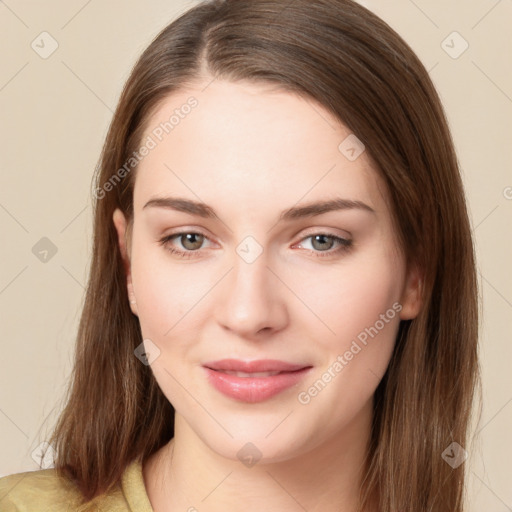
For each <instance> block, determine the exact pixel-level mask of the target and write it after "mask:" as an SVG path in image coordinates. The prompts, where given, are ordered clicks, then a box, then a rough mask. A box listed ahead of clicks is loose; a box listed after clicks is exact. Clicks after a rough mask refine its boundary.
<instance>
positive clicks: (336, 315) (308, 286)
mask: <svg viewBox="0 0 512 512" xmlns="http://www.w3.org/2000/svg"><path fill="white" fill-rule="evenodd" d="M295 279H296V282H297V283H298V284H299V286H297V288H295V287H294V290H295V291H296V292H297V295H298V296H300V297H303V298H304V302H305V303H306V304H307V305H308V306H309V307H310V309H311V311H312V312H313V313H314V315H313V314H312V315H308V316H306V317H305V318H309V319H310V322H309V323H310V324H311V329H312V331H311V333H312V334H313V332H314V331H313V329H315V328H316V329H319V328H321V330H317V333H321V334H322V336H320V338H319V337H318V334H317V337H316V338H317V339H320V343H323V344H324V345H325V347H326V348H331V349H335V350H342V349H343V348H344V347H346V346H347V344H348V345H350V342H351V340H353V339H355V338H357V336H358V335H359V334H360V333H363V334H362V336H361V338H364V333H365V332H366V331H365V329H368V328H370V327H372V326H374V325H375V324H376V323H377V328H378V329H379V331H382V334H383V336H381V339H382V338H384V337H386V336H387V335H388V333H389V332H390V331H392V330H396V327H397V326H398V323H399V317H398V312H399V310H400V309H401V306H400V304H399V301H400V296H401V293H400V292H401V287H402V281H403V268H402V261H401V260H400V258H399V257H396V256H395V255H393V254H391V253H389V254H388V253H387V252H386V249H385V248H380V247H379V246H377V245H376V246H375V248H374V250H368V251H366V252H365V253H364V254H359V255H356V254H353V255H349V256H348V257H347V258H346V259H345V260H343V261H342V262H341V263H340V264H339V265H334V266H324V267H318V270H317V271H316V272H315V273H311V272H309V273H304V274H303V275H302V276H301V277H300V278H299V279H297V277H296V278H295ZM393 305H394V307H393ZM397 310H398V311H397ZM382 315H384V319H383V320H382ZM320 320H321V322H320ZM383 322H384V325H383ZM313 324H315V325H313ZM390 324H391V326H392V327H393V328H392V329H391V328H388V327H389V326H390ZM315 326H316V327H315ZM392 334H393V333H392V332H391V333H390V334H389V335H390V336H392Z"/></svg>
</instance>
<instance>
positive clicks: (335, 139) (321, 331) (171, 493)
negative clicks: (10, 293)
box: [113, 78, 421, 512]
mask: <svg viewBox="0 0 512 512" xmlns="http://www.w3.org/2000/svg"><path fill="white" fill-rule="evenodd" d="M210 81H211V78H210V79H209V80H207V81H205V82H204V83H201V84H198V85H197V87H191V88H189V89H187V90H186V91H184V90H183V91H179V92H174V93H173V94H172V95H170V96H169V97H167V98H166V99H165V101H164V102H162V103H161V104H160V106H159V107H158V109H157V110H156V111H155V112H154V114H153V115H152V117H151V119H150V120H149V122H148V124H147V127H148V128H147V133H146V135H148V134H151V130H152V128H153V127H155V126H158V125H159V123H160V122H163V121H165V120H166V119H168V118H169V116H170V115H171V114H172V112H173V110H174V109H175V108H179V107H180V106H181V105H183V104H184V103H185V102H186V101H187V99H188V98H189V97H190V96H191V95H193V96H194V97H195V98H197V100H198V102H199V105H198V106H197V107H196V108H195V109H194V110H193V111H192V112H191V113H190V114H189V115H188V116H186V117H185V118H184V119H182V120H181V121H180V123H179V125H177V126H176V127H175V128H174V130H173V131H172V132H171V133H169V134H168V135H167V136H165V137H164V138H163V140H162V141H161V142H160V143H159V144H158V145H157V146H156V147H155V148H154V149H152V150H151V152H150V153H149V154H148V155H147V156H146V157H145V158H144V159H143V160H142V162H141V163H140V165H139V167H138V169H137V175H136V181H135V188H134V222H133V226H132V229H131V230H130V229H128V230H127V223H126V219H125V217H124V216H123V214H122V212H121V211H120V210H116V211H115V213H114V217H113V221H114V224H115V226H116V229H117V232H118V237H119V246H120V249H121V252H122V255H123V258H124V260H125V265H126V270H127V288H128V292H129V297H130V305H131V308H132V311H133V312H134V314H136V315H137V316H138V318H139V320H140V325H141V330H142V334H143V337H144V339H150V340H152V342H153V343H154V344H155V345H157V346H158V348H159V350H160V354H159V356H158V357H157V358H156V359H155V360H154V361H153V362H152V363H151V369H152V371H153V373H154V376H155V378H156V380H157V382H158V384H159V386H160V387H161V389H162V391H163V392H164V394H165V395H166V397H167V398H168V399H169V401H170V402H171V403H172V405H173V406H174V408H175V410H176V428H175V431H176V432H175V437H174V439H173V440H171V441H170V442H169V443H168V444H167V445H165V446H164V447H163V448H162V449H160V450H159V451H158V452H156V453H155V454H154V455H153V456H152V457H151V458H150V459H149V461H148V462H147V463H146V464H145V466H144V468H143V474H144V480H145V484H146V488H147V492H148V496H149V499H150V501H151V504H152V506H153V508H154V510H155V511H156V512H167V511H171V510H172V511H174V510H183V511H186V510H190V511H192V510H195V509H194V508H191V507H195V508H196V509H197V510H200V511H204V510H208V511H217V510H219V511H220V510H222V511H225V510H233V511H236V510H244V511H252V510H254V511H256V510H258V511H259V510H261V506H262V504H264V505H265V508H266V509H267V510H280V511H302V510H304V509H306V510H308V511H309V512H313V511H320V510H322V511H324V512H325V511H331V510H332V511H334V510H336V511H338V512H339V511H340V510H341V511H343V512H352V511H355V510H356V505H357V497H358V489H359V485H360V479H361V471H362V465H363V459H364V456H365V453H366V448H367V443H368V439H369V433H370V422H371V417H372V399H373V394H374V392H375V389H376V387H377V385H378V383H379V381H380V379H381V378H382V376H383V374H384V373H385V370H386V368H387V366H388V363H389V360H390V357H391V354H392V350H393V347H394V343H395V337H396V334H397V331H398V326H399V322H400V320H402V319H410V318H414V317H415V316H416V315H417V314H418V312H419V309H420V306H421V304H420V298H419V297H420V283H421V281H420V275H419V272H418V271H417V269H416V268H415V267H413V266H410V269H409V271H408V272H406V263H405V260H404V258H403V256H402V254H401V252H400V250H399V247H398V243H397V240H396V234H395V232H394V230H393V226H392V222H391V214H390V211H389V208H388V206H387V204H386V197H385V192H386V191H385V187H384V185H383V183H382V182H381V180H380V178H379V177H378V175H377V173H376V171H375V169H374V168H373V167H372V163H371V161H370V159H369V157H368V155H367V153H366V152H363V153H362V154H361V155H360V156H359V157H358V158H357V159H356V160H355V161H349V160H348V159H347V158H346V157H345V156H344V154H342V153H341V152H340V150H339V149H338V146H339V144H340V143H341V142H342V141H343V140H344V139H345V138H346V137H347V136H348V135H349V134H350V133H351V132H350V130H349V129H348V128H347V127H346V126H344V125H343V124H341V123H340V122H339V121H337V120H336V119H335V118H334V117H333V116H332V115H331V114H330V113H329V112H328V111H327V110H325V109H324V108H323V107H322V106H321V105H319V104H317V103H315V102H313V101H312V100H307V99H305V98H302V97H299V96H297V95H295V94H292V93H290V92H284V91H279V90H276V89H271V88H270V87H269V86H264V85H261V84H249V83H241V82H237V83H232V82H227V81H220V80H215V81H214V82H213V83H211V84H210V85H209V86H208V87H207V88H206V89H204V88H205V86H206V84H207V83H208V82H210ZM203 89H204V91H203ZM163 196H173V197H183V198H187V199H191V200H195V201H202V202H204V203H207V204H208V205H210V206H211V207H212V208H214V209H215V211H216V213H217V215H218V217H217V218H215V219H204V218H201V217H198V216H193V215H191V214H188V213H184V212H177V211H174V210H171V209H165V208H150V207H147V208H144V205H145V204H146V203H147V202H148V201H149V200H150V199H153V198H155V197H163ZM334 197H342V198H345V199H351V200H359V201H362V202H364V203H365V204H367V205H368V206H370V207H371V208H372V209H373V210H374V212H369V211H365V210H363V209H345V210H339V211H331V212H327V213H323V214H321V215H318V216H315V217H309V218H301V219H295V220H291V221H283V222H278V217H279V214H280V213H281V212H282V211H283V210H285V209H287V208H290V207H292V206H297V205H298V206H301V205H304V204H306V203H309V202H312V201H317V200H327V199H333V198H334ZM176 231H184V232H186V233H187V232H188V233H190V232H192V233H194V232H195V233H197V232H199V233H201V234H204V235H205V236H206V238H204V239H201V238H199V241H198V242H194V243H195V247H198V246H199V249H195V251H196V255H195V257H192V258H189V259H182V258H179V257H178V256H176V255H174V254H172V253H170V252H169V250H168V249H167V248H166V247H164V246H163V245H162V244H161V243H159V241H160V240H161V239H162V238H163V237H164V236H166V235H170V234H174V233H175V232H176ZM316 234H327V235H331V236H339V237H341V238H345V239H350V240H352V248H351V249H350V250H349V251H343V250H341V251H338V252H335V251H336V250H337V249H338V248H339V247H340V245H339V244H337V243H336V241H335V240H333V239H331V238H327V239H326V240H325V241H324V242H323V244H324V245H321V244H318V243H316V244H315V242H314V237H312V236H313V235H316ZM249 235H250V236H252V237H253V238H254V239H255V240H256V241H257V244H259V247H260V248H261V249H262V251H263V252H262V253H261V254H260V255H259V257H258V258H256V259H255V261H253V262H252V263H247V262H246V261H245V260H244V259H243V258H242V257H241V256H239V254H238V253H237V251H236V249H237V246H238V245H239V244H240V242H242V241H243V240H244V239H245V237H247V236H249ZM308 236H309V238H308ZM201 240H203V244H202V245H201ZM194 243H191V242H188V243H187V239H186V238H185V237H181V238H180V237H175V238H174V240H173V241H171V242H168V246H172V247H174V248H176V249H178V250H181V251H187V250H188V251H189V252H191V251H193V250H194ZM191 247H192V249H191ZM251 250H253V249H251ZM329 252H330V255H328V256H327V257H320V256H321V255H322V254H324V255H325V254H326V253H329ZM318 255H320V256H318ZM395 303H398V304H400V305H401V311H400V312H399V313H397V314H396V316H394V318H393V319H391V320H389V321H388V322H387V323H385V326H384V328H382V329H381V330H380V331H379V332H378V335H377V336H375V337H374V338H369V341H368V343H367V345H366V346H362V349H361V350H360V351H359V352H358V353H357V354H356V355H354V356H353V358H352V359H351V360H350V361H348V362H347V364H346V366H344V367H343V369H342V371H339V372H337V373H336V372H334V375H335V376H334V377H333V378H332V379H331V381H330V382H329V383H328V384H327V385H326V386H325V387H324V388H323V389H322V390H321V392H319V393H317V395H316V396H313V397H310V398H311V399H310V401H309V402H308V403H306V404H304V403H300V402H299V400H298V396H299V393H300V392H303V391H305V390H306V391H307V390H308V388H309V387H310V386H311V385H312V384H313V383H314V382H315V381H317V380H318V379H319V378H321V377H322V375H323V374H324V372H326V371H327V370H328V369H329V367H331V375H332V374H333V370H332V365H333V362H334V361H336V360H337V358H338V356H339V355H340V354H341V355H343V354H344V353H345V352H346V351H347V350H349V349H350V346H351V343H352V341H353V340H355V339H357V336H358V334H359V333H361V332H362V331H364V329H365V328H367V327H369V326H373V325H375V323H376V321H377V320H379V318H381V317H380V315H382V314H385V313H386V311H387V310H389V309H390V308H392V305H393V304H395ZM360 345H361V344H360ZM224 358H237V359H244V360H255V359H280V360H284V361H288V362H291V363H301V364H304V365H306V364H307V365H311V366H312V367H313V368H312V369H311V370H310V372H309V374H308V375H307V376H306V377H305V379H304V381H303V382H300V383H299V384H298V385H297V386H294V387H292V388H290V389H288V390H286V391H284V392H282V393H280V394H278V395H277V396H275V397H272V398H270V399H268V400H266V401H263V402H260V403H244V402H240V401H237V400H235V399H232V398H228V397H226V396H224V395H223V394H221V393H219V392H218V391H217V390H216V389H215V388H213V387H212V386H211V385H210V384H209V382H208V381H207V379H206V377H205V372H204V369H203V368H202V366H201V365H202V364H203V363H204V362H206V361H212V360H218V359H224ZM248 442H250V443H252V444H253V445H254V446H256V447H257V449H258V450H259V453H260V454H261V458H260V459H259V460H258V462H257V463H256V464H255V465H253V466H252V467H247V466H245V465H244V464H243V463H242V462H241V461H240V460H239V459H238V457H237V452H238V451H239V450H240V449H241V448H242V447H243V446H244V445H245V444H246V443H248ZM368 510H370V509H368Z"/></svg>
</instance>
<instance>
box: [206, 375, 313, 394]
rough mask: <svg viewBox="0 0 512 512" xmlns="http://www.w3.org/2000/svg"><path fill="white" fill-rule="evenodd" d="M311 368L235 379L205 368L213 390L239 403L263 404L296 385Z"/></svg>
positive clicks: (233, 376) (232, 376) (235, 377)
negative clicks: (267, 375)
mask: <svg viewBox="0 0 512 512" xmlns="http://www.w3.org/2000/svg"><path fill="white" fill-rule="evenodd" d="M310 369H311V367H307V368H302V369H301V370H296V371H294V372H282V373H279V374H277V375H272V376H269V377H237V376H236V375H230V374H228V373H222V372H221V371H217V370H212V369H211V368H205V370H206V372H207V374H208V379H209V381H210V383H211V384H212V385H213V387H214V388H215V389H217V390H218V391H220V392H221V393H223V394H224V395H226V396H229V397H230V398H234V399H236V400H239V401H241V402H248V403H255V402H263V401H264V400H267V399H269V398H272V397H273V396H275V395H277V394H279V393H281V392H282V391H285V390H286V389H288V388H291V387H292V386H295V385H296V384H298V383H299V382H300V381H301V380H302V379H303V377H304V376H305V375H306V373H307V372H308V371H309V370H310Z"/></svg>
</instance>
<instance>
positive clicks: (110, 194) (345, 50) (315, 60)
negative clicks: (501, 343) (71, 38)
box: [0, 0, 478, 512]
mask: <svg viewBox="0 0 512 512" xmlns="http://www.w3.org/2000/svg"><path fill="white" fill-rule="evenodd" d="M94 195H95V200H96V203H95V226H94V229H95V235H94V249H93V260H92V264H91V272H90V278H89V283H88V288H87V295H86V301H85V305H84V310H83V314H82V318H81V322H80V327H79V333H78V340H77V352H76V362H75V370H74V376H73V382H72V385H71V387H70V392H69V397H68V403H67V405H66V408H65V409H64V411H63V413H62V415H61V417H60V420H59V422H58V424H57V426H56V429H55V431H54V434H53V437H52V439H51V440H50V444H51V445H52V446H53V447H54V448H55V449H56V453H57V455H56V459H55V469H50V470H44V471H37V472H35V473H24V474H20V475H12V476H10V477H7V478H4V479H3V480H2V481H1V484H0V489H1V490H2V493H0V496H2V495H6V497H5V498H4V501H3V502H2V506H3V507H4V508H5V507H7V508H6V510H26V509H30V508H29V507H30V506H33V507H36V504H37V506H38V507H39V508H44V507H43V504H44V505H47V506H51V507H52V510H96V509H98V510H133V511H149V510H154V511H155V512H167V511H174V510H190V511H192V510H199V511H200V510H209V511H214V510H220V509H222V510H244V511H247V510H249V511H250V510H259V509H261V507H262V506H263V507H265V508H267V509H269V510H281V511H286V510H290V511H291V510H308V511H313V510H323V511H331V510H332V511H334V510H336V511H343V512H352V511H354V512H355V511H365V512H376V511H386V512H391V511H402V510H414V511H416V512H418V511H425V512H426V511H436V512H440V511H450V512H454V511H455V512H461V511H462V510H463V506H464V504H463V492H464V463H463V462H464V459H465V456H466V452H465V450H464V447H465V446H466V444H467V442H468V425H469V418H470V413H471V406H472V400H473V392H474V388H475V384H476V383H477V381H478V363H477V293H476V277H475V264H474V254H473V245H472V240H471V232H470V228H469V222H468V215H467V210H466V205H465V199H464V192H463V187H462V183H461V179H460V174H459V170H458V165H457V160H456V156H455V152H454V148H453V144H452V141H451V137H450V133H449V130H448V127H447V123H446V120H445V116H444V114H443V109H442V107H441V104H440V101H439V98H438V96H437V94H436V92H435V89H434V87H433V85H432V83H431V81H430V78H429V76H428V74H427V72H426V71H425V69H424V67H423V66H422V64H421V63H420V62H419V60H418V59H417V57H416V56H415V55H414V54H413V52H412V51H411V49H410V48H409V47H408V46H407V45H406V43H405V42H404V41H403V40H402V39H401V38H400V37H399V36H398V35H397V34H396V33H395V32H394V31H393V30H392V29H391V28H390V27H389V26H388V25H386V24H385V23H384V22H383V21H381V20H380V19H378V18H377V17H376V16H375V15H373V14H372V13H370V12H369V11H367V10H366V9H364V8H363V7H361V6H360V5H358V4H356V3H353V2H351V1H348V0H321V1H317V2H310V1H308V0H295V1H294V2H284V1H280V0H236V1H235V0H226V1H222V0H214V1H209V2H204V3H202V4H200V5H198V6H196V7H195V8H193V9H191V10H190V11H188V12H187V13H185V14H184V15H183V16H181V17H180V18H179V19H178V20H176V21H175V22H173V23H172V24H171V25H169V26H168V27H167V28H165V29H164V30H163V31H162V32H161V34H160V35H159V36H158V37H157V38H156V39H155V41H153V43H152V44H151V45H150V46H149V47H148V48H147V50H146V51H145V52H144V53H143V55H142V56H141V58H140V59H139V61H138V63H137V65H136V66H135V68H134V69H133V71H132V74H131V76H130V78H129V79H128V82H127V84H126V86H125V88H124V91H123V93H122V96H121V99H120V101H119V105H118V107H117V110H116V112H115V115H114V118H113V120H112V124H111V127H110V130H109V133H108V135H107V139H106V142H105V145H104V148H103V153H102V157H101V162H100V166H99V171H98V175H97V185H96V189H95V194H94ZM4 503H6V505H4ZM33 503H34V505H32V504H33ZM9 507H10V508H9ZM23 507H25V508H23ZM27 507H28V508H27ZM59 507H60V508H59ZM95 507H96V508H95ZM4 508H3V509H2V510H4ZM36 508H37V507H36Z"/></svg>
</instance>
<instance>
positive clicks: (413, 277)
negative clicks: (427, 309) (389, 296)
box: [400, 265, 423, 320]
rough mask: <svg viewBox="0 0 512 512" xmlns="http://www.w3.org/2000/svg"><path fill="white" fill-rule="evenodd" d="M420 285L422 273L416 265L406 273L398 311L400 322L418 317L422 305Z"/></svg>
mask: <svg viewBox="0 0 512 512" xmlns="http://www.w3.org/2000/svg"><path fill="white" fill-rule="evenodd" d="M422 283H423V275H422V272H421V271H420V269H419V268H418V266H417V265H412V266H411V267H410V268H409V270H408V272H407V276H406V279H405V283H404V288H403V290H402V298H401V300H400V304H401V305H402V309H401V310H400V319H401V320H412V319H413V318H416V316H418V314H419V312H420V310H421V306H422V304H423V300H422Z"/></svg>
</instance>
